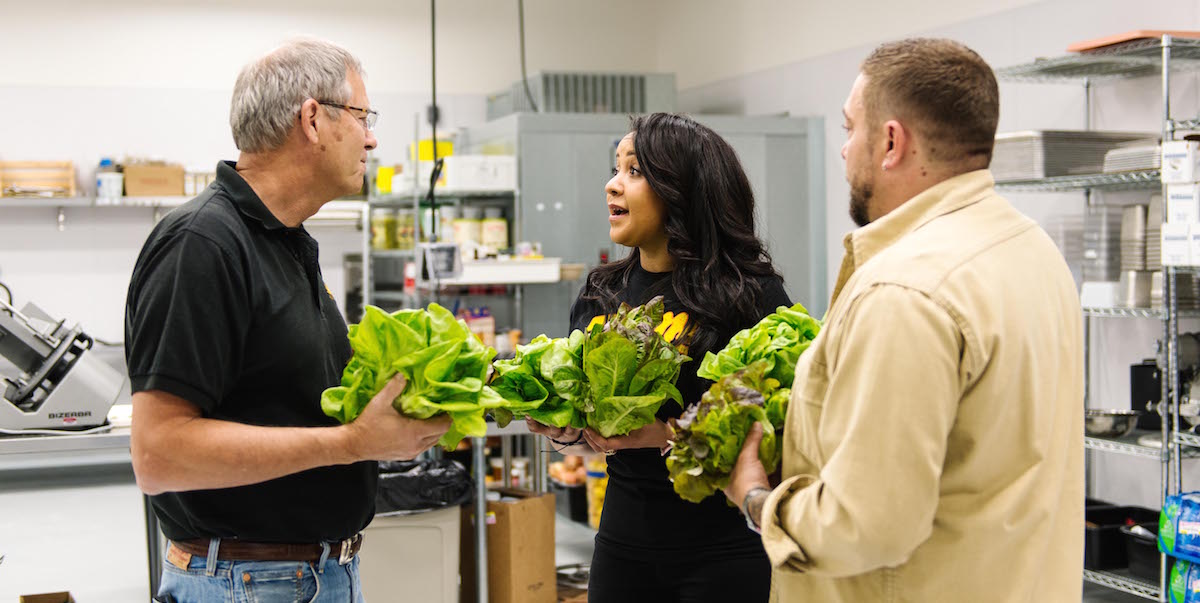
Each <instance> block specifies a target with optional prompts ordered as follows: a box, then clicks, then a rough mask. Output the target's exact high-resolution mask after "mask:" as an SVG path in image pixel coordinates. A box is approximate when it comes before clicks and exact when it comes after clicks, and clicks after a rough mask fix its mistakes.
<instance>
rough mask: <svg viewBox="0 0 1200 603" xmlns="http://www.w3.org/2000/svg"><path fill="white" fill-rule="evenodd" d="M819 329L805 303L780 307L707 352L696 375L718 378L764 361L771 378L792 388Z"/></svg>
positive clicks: (711, 378) (712, 378) (818, 322)
mask: <svg viewBox="0 0 1200 603" xmlns="http://www.w3.org/2000/svg"><path fill="white" fill-rule="evenodd" d="M820 330H821V322H820V321H818V320H817V319H815V318H813V317H811V316H809V315H808V310H806V309H805V308H804V306H802V305H800V304H796V305H794V306H792V307H791V308H785V307H782V306H781V307H780V308H779V309H778V310H776V311H775V313H773V314H770V315H768V316H766V317H765V318H763V319H762V320H760V321H759V322H758V324H756V325H754V326H753V327H750V328H749V329H743V330H741V331H739V332H738V333H737V334H735V335H734V336H733V337H732V338H730V340H729V343H728V344H727V345H726V346H725V347H724V348H723V349H722V350H721V351H719V352H717V353H715V354H714V353H712V352H708V353H707V354H705V355H704V360H703V361H701V362H700V368H699V369H697V371H696V374H698V375H699V376H700V377H702V378H704V379H708V380H710V381H716V380H718V379H720V378H721V377H724V376H726V375H730V374H732V373H733V372H735V371H738V370H741V369H743V368H746V367H747V366H748V365H750V363H752V362H755V361H759V360H762V361H765V362H766V363H767V369H766V375H767V376H768V377H770V378H772V379H775V380H776V381H779V383H780V384H781V385H782V386H783V387H791V386H792V381H793V379H794V378H795V371H796V362H797V361H798V360H799V359H800V354H802V353H804V350H807V349H808V346H809V345H810V344H812V341H813V340H814V339H816V338H817V333H819V332H820Z"/></svg>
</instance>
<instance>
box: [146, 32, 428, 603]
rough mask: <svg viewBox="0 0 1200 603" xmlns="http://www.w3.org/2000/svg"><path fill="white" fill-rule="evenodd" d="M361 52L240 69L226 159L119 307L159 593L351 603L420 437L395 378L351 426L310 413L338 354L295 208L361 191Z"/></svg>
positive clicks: (313, 256) (150, 254)
mask: <svg viewBox="0 0 1200 603" xmlns="http://www.w3.org/2000/svg"><path fill="white" fill-rule="evenodd" d="M375 117H376V113H375V111H373V110H371V109H370V102H369V100H368V99H367V93H366V88H365V86H364V84H363V69H362V66H361V64H360V63H359V61H358V59H356V58H355V57H354V56H352V55H351V54H350V53H349V52H347V51H346V50H344V49H342V48H339V47H337V46H335V45H333V44H330V43H327V42H321V41H315V40H298V41H293V42H289V43H287V44H285V45H283V46H282V47H280V48H277V49H275V50H274V51H272V52H270V53H268V54H267V55H266V56H264V57H262V58H260V59H258V60H257V61H255V62H253V63H251V64H250V65H248V66H247V67H245V69H243V70H242V73H241V75H239V76H238V79H237V83H236V85H235V86H234V91H233V102H232V106H231V110H230V119H229V121H230V125H231V126H232V129H233V138H234V141H235V142H236V143H237V146H238V149H239V150H240V151H241V154H240V156H239V157H238V160H237V162H222V163H220V164H218V165H217V180H216V182H215V183H214V184H213V185H212V186H210V187H209V188H208V189H207V190H205V191H203V192H202V193H201V194H200V195H199V196H198V197H196V198H195V199H192V200H191V201H189V202H187V203H185V204H184V205H183V206H181V207H180V208H179V209H176V210H175V211H173V212H171V213H170V214H168V215H167V217H166V218H165V219H164V220H163V221H162V222H160V223H159V224H158V225H157V226H156V227H155V228H154V230H153V232H152V233H151V234H150V237H149V239H148V240H147V241H146V244H145V246H144V247H143V248H142V252H141V254H140V255H139V256H138V260H137V264H136V266H135V267H134V271H133V277H132V279H131V281H130V285H129V295H128V298H127V300H126V313H125V346H126V347H125V349H126V360H127V362H128V366H129V376H130V381H131V383H132V390H133V415H134V416H133V431H132V438H131V442H130V449H131V452H132V456H133V467H134V472H135V474H136V476H137V482H138V485H139V486H140V487H141V489H142V490H143V491H144V492H145V493H146V494H148V495H150V500H151V503H152V506H153V508H154V512H155V514H156V515H157V517H158V519H159V521H160V522H161V525H162V530H163V533H164V535H166V537H167V538H168V539H169V540H170V545H169V547H168V549H167V558H166V560H165V563H164V566H163V578H162V583H161V588H160V589H159V592H158V593H157V598H158V600H161V601H175V602H179V603H185V602H193V601H194V602H210V601H233V600H238V601H242V600H254V601H293V600H303V601H310V600H311V601H361V600H362V594H361V589H360V588H359V578H358V559H357V556H356V553H357V552H358V549H359V546H360V544H361V542H362V536H361V534H360V531H361V530H362V529H363V528H364V527H365V526H366V525H367V523H369V522H370V521H371V517H372V514H373V513H374V497H375V486H376V480H377V472H378V465H377V463H376V462H375V461H378V460H390V459H408V458H413V457H414V456H416V455H417V454H419V453H421V452H422V451H424V450H427V449H428V448H430V447H431V446H432V445H433V444H434V443H435V442H436V441H437V439H438V438H439V437H440V436H441V435H442V434H443V433H445V431H446V430H447V429H448V427H449V424H448V421H447V420H446V419H445V418H444V417H442V418H440V419H431V420H428V421H418V420H413V419H408V418H406V417H403V416H401V415H400V414H399V413H397V412H395V411H394V410H392V408H391V402H392V401H393V400H394V399H395V398H396V397H397V396H398V395H399V394H400V393H401V392H402V391H403V389H404V385H405V384H404V382H403V380H402V378H396V379H394V380H393V381H392V382H391V383H389V385H388V386H387V387H386V388H384V390H383V391H382V392H380V393H379V395H377V396H375V398H374V399H372V400H371V402H370V404H369V405H368V407H367V408H366V409H365V410H364V412H363V413H362V415H361V416H360V417H359V418H358V419H357V420H356V421H354V422H352V423H349V424H346V425H339V424H338V423H337V421H335V420H333V419H331V418H329V417H327V416H325V415H324V413H322V411H321V405H320V397H321V392H322V391H323V390H325V389H326V388H328V387H331V386H335V385H338V383H339V382H340V380H341V374H342V368H343V367H344V366H345V364H346V362H347V360H349V358H350V355H351V353H352V352H351V350H350V347H349V342H348V339H347V337H346V324H345V321H344V320H343V319H342V315H341V313H340V312H339V310H338V307H337V303H336V301H335V300H334V299H333V297H332V296H331V295H330V294H329V292H328V289H327V288H326V287H325V283H324V282H323V280H322V278H321V271H320V267H319V265H318V263H317V243H316V241H315V240H313V238H312V237H311V236H309V234H308V232H307V231H305V229H304V227H303V225H302V223H303V222H304V220H306V219H307V218H309V217H310V216H312V215H313V214H314V213H316V212H317V210H318V209H320V208H321V206H322V205H324V204H325V203H326V202H328V201H330V200H332V199H334V198H336V197H339V196H341V195H346V194H349V193H353V192H355V191H357V190H358V189H359V187H360V186H361V184H362V181H363V174H364V172H365V170H366V159H367V152H368V151H370V150H371V149H374V148H375V146H376V141H375V136H374V134H372V132H371V128H372V126H373V125H374V121H375Z"/></svg>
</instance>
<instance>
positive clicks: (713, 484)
mask: <svg viewBox="0 0 1200 603" xmlns="http://www.w3.org/2000/svg"><path fill="white" fill-rule="evenodd" d="M770 368H771V363H770V362H768V361H767V360H757V361H755V362H753V363H751V364H750V366H748V367H746V368H744V369H741V370H738V371H736V372H734V373H732V374H730V375H726V376H724V377H722V378H721V379H720V380H718V381H717V382H716V383H715V384H713V386H712V387H711V388H710V389H709V390H708V391H707V392H705V394H704V396H703V397H701V399H700V402H699V403H698V404H694V405H692V406H691V407H690V408H688V410H687V411H686V412H684V414H683V416H682V417H680V418H679V419H678V420H676V421H675V422H674V425H673V426H672V428H673V430H674V432H675V436H674V440H673V441H672V443H671V452H670V454H669V455H668V456H667V474H668V476H669V477H670V479H671V482H672V483H673V485H674V488H675V492H676V493H677V494H679V496H680V497H681V498H683V499H684V500H687V501H691V502H695V503H698V502H700V501H702V500H704V499H705V498H708V497H709V496H712V495H713V494H715V493H716V492H717V491H718V490H721V489H722V488H725V487H726V486H728V485H729V474H730V473H731V472H732V471H733V466H734V465H735V464H736V462H737V458H738V455H739V454H740V453H741V451H742V445H743V444H745V442H746V434H747V433H749V431H750V427H751V426H752V425H753V424H754V423H755V422H759V423H762V424H763V438H762V442H761V443H760V444H759V447H758V458H759V460H761V461H762V463H763V466H764V467H765V468H766V470H767V473H772V472H774V471H775V469H776V468H777V467H778V466H779V461H780V457H781V455H782V445H781V441H780V440H779V438H778V437H777V436H776V430H777V429H782V427H783V419H784V416H785V414H786V409H787V400H788V398H789V397H790V395H791V390H790V389H788V388H785V387H780V384H779V381H778V380H776V379H774V378H771V377H769V376H767V372H768V370H769V369H770ZM731 504H732V503H731Z"/></svg>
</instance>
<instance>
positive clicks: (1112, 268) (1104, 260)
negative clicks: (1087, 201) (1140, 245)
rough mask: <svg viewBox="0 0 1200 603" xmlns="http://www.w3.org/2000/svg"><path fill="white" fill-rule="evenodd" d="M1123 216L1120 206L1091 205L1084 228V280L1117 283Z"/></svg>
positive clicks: (1119, 267)
mask: <svg viewBox="0 0 1200 603" xmlns="http://www.w3.org/2000/svg"><path fill="white" fill-rule="evenodd" d="M1121 219H1122V214H1121V211H1120V208H1119V207H1108V206H1106V205H1096V206H1093V207H1090V208H1088V213H1087V216H1086V217H1085V218H1084V228H1083V280H1084V281H1085V282H1091V281H1108V282H1116V281H1117V280H1119V279H1120V269H1121V264H1120V256H1119V254H1118V251H1119V250H1120V248H1121Z"/></svg>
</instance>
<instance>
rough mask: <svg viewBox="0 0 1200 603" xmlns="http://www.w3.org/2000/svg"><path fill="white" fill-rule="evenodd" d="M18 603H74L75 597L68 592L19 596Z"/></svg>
mask: <svg viewBox="0 0 1200 603" xmlns="http://www.w3.org/2000/svg"><path fill="white" fill-rule="evenodd" d="M19 601H20V603H75V597H72V596H71V593H69V592H62V593H43V594H40V595H21V598H20V600H19Z"/></svg>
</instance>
